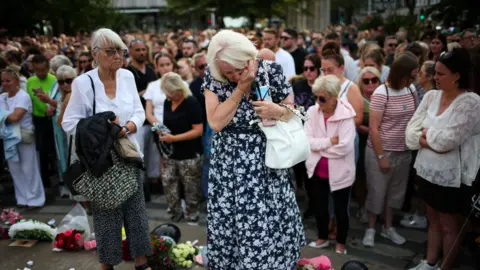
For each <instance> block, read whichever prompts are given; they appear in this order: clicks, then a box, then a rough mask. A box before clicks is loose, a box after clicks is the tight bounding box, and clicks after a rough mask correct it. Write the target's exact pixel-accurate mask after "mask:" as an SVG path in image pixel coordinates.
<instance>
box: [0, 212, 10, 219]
mask: <svg viewBox="0 0 480 270" xmlns="http://www.w3.org/2000/svg"><path fill="white" fill-rule="evenodd" d="M0 218H1V219H2V221H6V220H7V219H8V217H7V214H6V213H5V212H2V215H0Z"/></svg>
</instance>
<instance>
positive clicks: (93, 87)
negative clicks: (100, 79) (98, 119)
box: [87, 74, 96, 114]
mask: <svg viewBox="0 0 480 270" xmlns="http://www.w3.org/2000/svg"><path fill="white" fill-rule="evenodd" d="M87 76H88V78H89V79H90V84H91V85H92V91H93V114H96V112H95V111H96V110H95V107H96V103H95V85H94V84H93V79H92V77H90V75H88V74H87Z"/></svg>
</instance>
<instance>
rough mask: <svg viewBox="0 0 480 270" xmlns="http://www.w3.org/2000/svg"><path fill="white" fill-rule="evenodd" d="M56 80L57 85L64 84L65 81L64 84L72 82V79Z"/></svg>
mask: <svg viewBox="0 0 480 270" xmlns="http://www.w3.org/2000/svg"><path fill="white" fill-rule="evenodd" d="M57 82H58V84H59V85H62V84H64V83H66V84H72V82H73V79H65V80H57Z"/></svg>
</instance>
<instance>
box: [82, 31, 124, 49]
mask: <svg viewBox="0 0 480 270" xmlns="http://www.w3.org/2000/svg"><path fill="white" fill-rule="evenodd" d="M106 43H113V45H115V47H117V48H120V49H122V50H126V49H127V46H126V45H125V43H123V41H122V39H121V38H120V36H119V35H118V34H117V33H115V32H113V31H112V30H111V29H108V28H100V29H98V30H97V31H95V32H93V34H92V42H91V47H92V49H93V50H96V49H99V48H101V47H102V45H105V44H106Z"/></svg>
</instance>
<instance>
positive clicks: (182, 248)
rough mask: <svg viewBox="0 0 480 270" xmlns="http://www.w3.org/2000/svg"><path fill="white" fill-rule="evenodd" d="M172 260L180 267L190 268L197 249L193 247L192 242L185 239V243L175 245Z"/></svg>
mask: <svg viewBox="0 0 480 270" xmlns="http://www.w3.org/2000/svg"><path fill="white" fill-rule="evenodd" d="M172 253H173V257H172V259H173V261H174V262H175V263H176V264H177V265H178V266H181V267H185V268H191V267H192V266H193V262H194V260H195V256H196V255H197V254H198V249H197V248H196V247H194V245H193V244H192V242H190V241H187V242H186V243H185V244H178V245H176V246H175V247H174V248H173V250H172Z"/></svg>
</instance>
